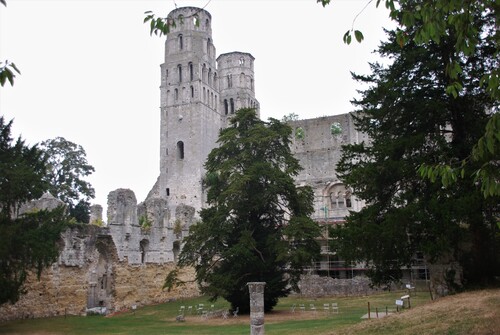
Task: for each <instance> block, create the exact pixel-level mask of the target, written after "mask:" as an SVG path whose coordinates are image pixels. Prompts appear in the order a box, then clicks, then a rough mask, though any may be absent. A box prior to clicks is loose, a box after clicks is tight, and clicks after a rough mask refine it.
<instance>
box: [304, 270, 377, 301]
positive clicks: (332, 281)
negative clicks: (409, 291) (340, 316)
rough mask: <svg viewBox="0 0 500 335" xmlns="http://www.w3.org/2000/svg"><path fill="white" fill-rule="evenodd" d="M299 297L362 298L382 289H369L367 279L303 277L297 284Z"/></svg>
mask: <svg viewBox="0 0 500 335" xmlns="http://www.w3.org/2000/svg"><path fill="white" fill-rule="evenodd" d="M299 288H300V293H298V294H300V295H302V296H305V297H311V298H318V297H328V296H363V295H369V294H374V293H377V292H380V291H382V289H378V288H371V287H370V280H369V279H368V278H367V277H361V276H360V277H354V278H353V279H336V278H331V277H326V276H318V275H305V276H302V278H301V280H300V282H299Z"/></svg>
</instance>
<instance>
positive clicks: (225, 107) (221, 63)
mask: <svg viewBox="0 0 500 335" xmlns="http://www.w3.org/2000/svg"><path fill="white" fill-rule="evenodd" d="M254 60H255V58H254V57H253V56H252V55H251V54H249V53H246V52H238V51H235V52H230V53H225V54H222V55H220V56H219V57H218V58H217V68H218V71H219V88H220V95H221V105H222V106H221V109H222V110H221V114H223V115H224V116H228V117H229V116H230V115H231V114H234V112H235V111H236V110H238V109H240V108H255V109H256V110H257V114H259V102H258V101H257V99H255V81H254V68H253V63H254Z"/></svg>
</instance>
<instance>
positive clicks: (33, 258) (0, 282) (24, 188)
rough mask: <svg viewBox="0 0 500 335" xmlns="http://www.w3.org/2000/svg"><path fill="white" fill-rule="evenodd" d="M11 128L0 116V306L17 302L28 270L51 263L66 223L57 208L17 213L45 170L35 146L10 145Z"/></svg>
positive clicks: (37, 191) (36, 191) (36, 193)
mask: <svg viewBox="0 0 500 335" xmlns="http://www.w3.org/2000/svg"><path fill="white" fill-rule="evenodd" d="M11 126H12V121H11V122H9V123H5V122H4V118H3V117H0V304H1V303H5V302H8V301H10V302H15V301H17V299H18V298H19V295H20V294H22V293H23V290H24V289H23V284H24V282H25V280H26V276H27V274H28V272H29V271H36V273H37V274H38V275H40V274H41V271H42V270H43V268H44V267H46V266H48V265H50V264H52V263H53V262H54V261H55V260H56V259H57V256H58V254H59V248H58V246H57V241H59V239H60V234H61V232H62V231H63V230H64V229H65V228H66V227H67V223H68V220H67V216H66V214H65V210H64V208H63V207H59V208H57V209H55V210H53V211H46V210H41V211H37V212H32V213H26V214H23V215H21V216H19V215H18V209H19V206H20V205H21V204H22V203H24V202H26V201H29V200H33V199H37V198H39V197H40V196H41V195H42V193H43V192H44V191H45V190H46V189H47V187H48V185H47V183H46V181H45V179H44V177H45V174H46V172H47V168H46V165H45V160H44V158H43V151H42V150H40V149H39V148H38V147H37V146H32V147H29V146H27V145H26V144H25V143H24V141H22V140H21V139H20V138H19V139H17V141H15V142H14V143H13V139H12V138H11V135H10V132H11Z"/></svg>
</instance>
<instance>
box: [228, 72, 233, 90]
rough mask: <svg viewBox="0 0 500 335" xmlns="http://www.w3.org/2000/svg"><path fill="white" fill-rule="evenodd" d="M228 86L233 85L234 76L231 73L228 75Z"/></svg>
mask: <svg viewBox="0 0 500 335" xmlns="http://www.w3.org/2000/svg"><path fill="white" fill-rule="evenodd" d="M227 87H228V88H231V87H233V76H232V75H231V74H228V75H227Z"/></svg>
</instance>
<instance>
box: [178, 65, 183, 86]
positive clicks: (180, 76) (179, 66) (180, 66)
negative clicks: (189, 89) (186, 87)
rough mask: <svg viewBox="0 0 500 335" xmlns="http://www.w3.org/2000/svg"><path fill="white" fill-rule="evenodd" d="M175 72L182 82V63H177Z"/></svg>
mask: <svg viewBox="0 0 500 335" xmlns="http://www.w3.org/2000/svg"><path fill="white" fill-rule="evenodd" d="M177 72H178V74H179V83H182V65H181V64H179V65H177Z"/></svg>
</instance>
